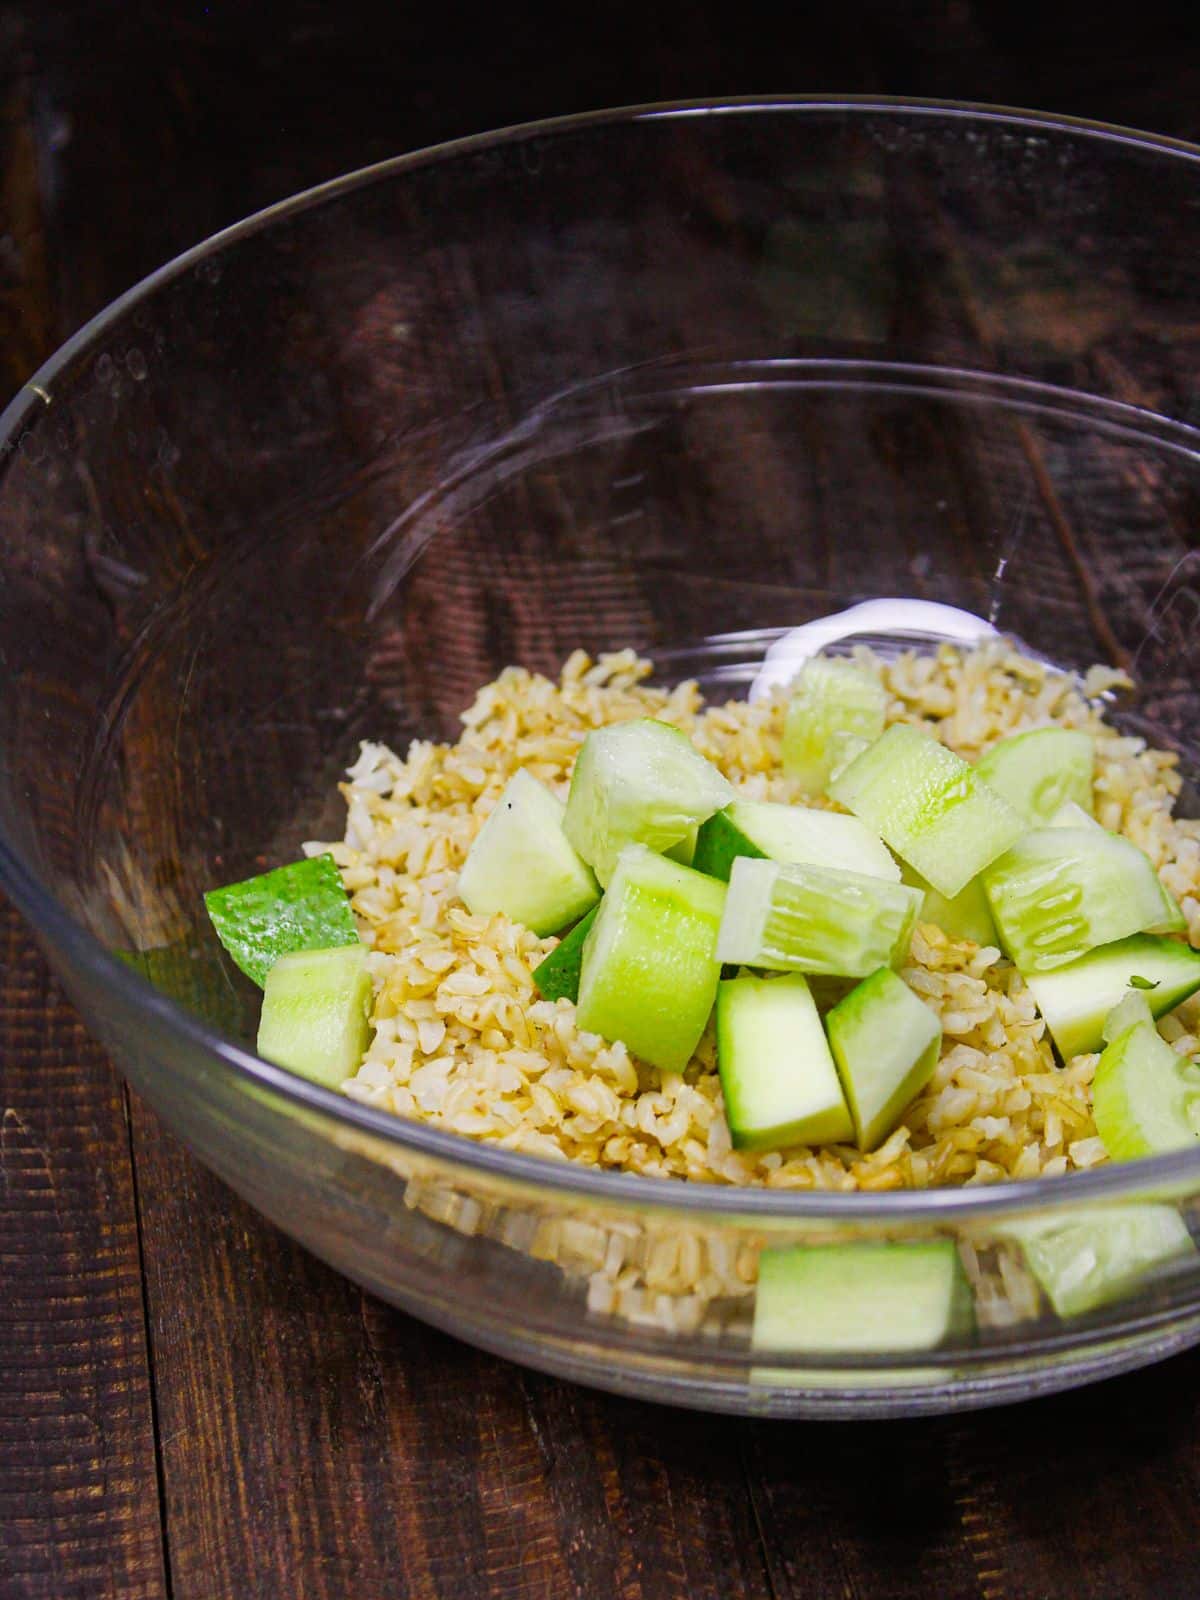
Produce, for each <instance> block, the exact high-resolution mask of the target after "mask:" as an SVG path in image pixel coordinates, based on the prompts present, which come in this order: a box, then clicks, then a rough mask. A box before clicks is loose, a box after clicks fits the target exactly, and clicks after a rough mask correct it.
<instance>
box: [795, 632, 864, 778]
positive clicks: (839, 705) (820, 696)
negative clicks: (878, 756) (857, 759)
mask: <svg viewBox="0 0 1200 1600" xmlns="http://www.w3.org/2000/svg"><path fill="white" fill-rule="evenodd" d="M886 715H887V690H886V689H885V688H884V687H883V685H882V684H881V683H880V681H879V679H878V678H876V677H875V676H874V675H873V674H872V673H870V672H868V671H866V670H865V669H864V668H863V667H858V666H855V664H854V663H853V662H852V661H839V660H838V659H836V658H830V657H825V656H814V657H813V658H812V660H811V661H806V662H805V663H804V665H803V667H801V669H800V675H799V677H798V678H797V679H796V683H795V685H794V687H793V689H792V697H791V700H790V701H789V702H788V708H787V715H786V718H785V720H784V725H783V770H784V772H786V773H787V774H788V776H789V777H792V778H796V779H798V780H799V782H800V784H801V787H802V788H803V789H804V791H805V792H806V793H807V794H821V793H823V791H824V789H825V786H826V784H827V783H828V782H829V779H830V778H831V776H832V775H833V773H834V772H835V771H836V770H837V769H838V768H839V767H840V766H842V765H844V763H845V761H846V760H847V759H848V758H849V757H850V756H851V755H852V754H856V753H857V750H858V748H859V741H862V740H865V741H866V742H867V743H870V742H871V741H872V740H874V739H878V737H879V735H880V734H881V733H882V732H883V724H884V718H885V717H886Z"/></svg>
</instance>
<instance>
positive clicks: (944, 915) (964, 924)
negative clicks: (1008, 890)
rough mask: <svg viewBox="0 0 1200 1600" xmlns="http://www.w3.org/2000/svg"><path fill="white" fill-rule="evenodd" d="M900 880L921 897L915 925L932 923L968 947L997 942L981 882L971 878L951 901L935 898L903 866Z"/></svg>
mask: <svg viewBox="0 0 1200 1600" xmlns="http://www.w3.org/2000/svg"><path fill="white" fill-rule="evenodd" d="M900 876H901V878H902V880H903V881H904V882H905V883H910V884H912V886H913V888H915V889H920V890H921V892H922V894H923V895H924V899H923V900H922V901H921V909H920V911H919V912H918V913H917V921H918V922H932V923H934V924H935V925H936V926H937V927H939V928H940V929H941V930H942V932H943V933H944V934H946V935H947V936H948V937H949V938H951V939H969V940H970V941H971V943H972V944H978V945H994V944H996V943H997V942H998V936H997V933H996V924H995V923H994V922H993V921H992V908H991V906H989V905H988V898H987V895H986V893H985V892H984V888H983V879H982V878H972V879H971V881H970V883H969V884H967V886H966V888H965V889H960V890H959V891H958V893H957V894H956V895H954V896H953V898H952V899H949V900H948V899H947V898H946V896H945V895H944V894H939V893H938V892H937V890H936V889H935V888H933V886H932V885H931V884H928V883H926V882H925V879H924V878H923V877H922V876H921V874H920V873H919V872H914V871H913V869H912V868H911V867H910V866H908V865H907V864H906V865H905V866H904V867H903V868H902V869H901V872H900Z"/></svg>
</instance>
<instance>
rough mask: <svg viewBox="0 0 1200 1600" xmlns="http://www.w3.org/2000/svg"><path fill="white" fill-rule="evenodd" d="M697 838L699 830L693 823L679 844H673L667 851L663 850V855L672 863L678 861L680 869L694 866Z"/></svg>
mask: <svg viewBox="0 0 1200 1600" xmlns="http://www.w3.org/2000/svg"><path fill="white" fill-rule="evenodd" d="M699 837H700V828H699V826H698V825H697V824H696V823H693V824H692V826H691V827H690V828H689V829H688V831H687V832H686V833H685V834H684V836H683V838H682V839H680V841H679V843H678V844H673V845H672V846H671V847H670V849H668V850H664V851H663V855H665V856H670V858H671V860H672V861H678V862H679V864H680V866H681V867H690V866H694V865H695V857H696V841H697V839H698V838H699Z"/></svg>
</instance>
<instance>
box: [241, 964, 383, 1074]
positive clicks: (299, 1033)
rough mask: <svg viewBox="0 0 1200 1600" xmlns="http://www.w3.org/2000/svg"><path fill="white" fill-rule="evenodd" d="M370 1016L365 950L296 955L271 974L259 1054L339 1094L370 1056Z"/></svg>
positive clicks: (260, 1020)
mask: <svg viewBox="0 0 1200 1600" xmlns="http://www.w3.org/2000/svg"><path fill="white" fill-rule="evenodd" d="M370 1011H371V979H370V977H369V975H368V973H367V948H366V946H365V945H363V944H353V945H338V946H335V947H334V948H332V949H329V950H297V951H293V952H292V953H291V954H289V955H284V956H280V958H279V960H278V961H277V962H276V963H275V965H274V966H273V967H272V968H271V970H270V972H268V973H267V981H266V983H265V984H264V986H263V1003H262V1015H261V1017H260V1019H259V1024H258V1053H259V1055H260V1056H264V1057H265V1058H266V1059H267V1060H268V1061H274V1062H275V1064H276V1065H277V1066H280V1067H289V1068H290V1069H291V1070H292V1071H293V1072H298V1073H300V1074H301V1076H302V1077H305V1078H311V1079H312V1080H313V1082H314V1083H322V1084H324V1085H325V1086H326V1087H327V1088H330V1089H336V1088H338V1087H339V1086H340V1085H341V1084H342V1083H343V1081H344V1080H345V1079H346V1078H349V1077H350V1076H351V1075H352V1074H353V1073H354V1072H355V1071H357V1069H358V1066H359V1063H360V1062H361V1061H362V1058H363V1055H364V1054H365V1053H366V1048H367V1044H368V1041H369V1040H370V1035H371V1030H370V1024H369V1023H368V1021H367V1018H368V1016H369V1015H370Z"/></svg>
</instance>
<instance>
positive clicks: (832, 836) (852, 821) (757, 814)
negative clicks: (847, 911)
mask: <svg viewBox="0 0 1200 1600" xmlns="http://www.w3.org/2000/svg"><path fill="white" fill-rule="evenodd" d="M737 856H766V857H768V858H769V859H770V860H772V861H808V862H811V863H812V865H813V866H816V867H835V868H837V869H838V870H839V871H842V872H861V873H863V874H865V876H867V877H869V878H888V879H890V880H891V881H892V882H893V883H898V882H899V881H900V869H899V867H898V866H897V865H896V863H895V861H894V860H893V859H892V856H891V853H890V851H889V850H888V848H887V846H886V845H885V844H884V842H883V840H882V839H881V838H880V837H879V835H878V834H877V833H872V832H871V830H870V828H868V827H865V826H864V825H863V824H862V823H861V822H860V821H859V820H858V818H857V817H847V816H844V815H843V814H842V813H841V812H838V811H815V810H810V809H809V808H808V807H807V806H785V805H774V804H772V803H771V802H769V801H765V800H735V801H734V802H733V804H732V805H728V806H726V807H725V809H724V811H718V812H717V814H716V815H715V816H713V817H709V819H708V821H707V822H706V823H704V824H703V826H702V827H701V829H700V834H699V837H698V839H697V841H696V854H695V857H694V859H693V861H692V865H693V866H694V867H695V868H696V870H697V871H698V872H707V873H709V874H710V875H711V876H712V877H714V878H721V879H722V880H724V881H725V882H728V881H729V873H730V869H731V868H732V866H733V862H734V859H735V858H736V857H737Z"/></svg>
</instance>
